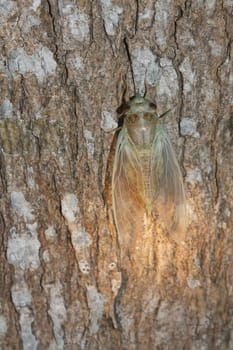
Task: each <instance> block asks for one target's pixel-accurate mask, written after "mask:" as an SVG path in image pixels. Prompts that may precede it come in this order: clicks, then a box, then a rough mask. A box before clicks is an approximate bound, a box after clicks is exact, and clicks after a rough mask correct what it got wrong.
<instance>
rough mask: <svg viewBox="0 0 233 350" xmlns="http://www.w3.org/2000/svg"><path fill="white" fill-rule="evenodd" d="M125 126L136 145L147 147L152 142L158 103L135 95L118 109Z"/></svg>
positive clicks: (156, 121)
mask: <svg viewBox="0 0 233 350" xmlns="http://www.w3.org/2000/svg"><path fill="white" fill-rule="evenodd" d="M117 112H118V114H119V115H120V119H119V120H120V122H121V123H122V124H123V128H126V129H127V132H128V135H129V137H130V139H131V141H132V142H133V143H134V145H135V146H136V147H139V148H142V147H143V148H145V147H146V146H149V145H151V144H152V142H153V139H154V135H155V130H156V126H157V124H158V122H159V116H158V114H157V112H156V104H155V103H154V102H151V101H150V100H149V99H147V98H145V97H142V96H140V95H136V96H133V97H131V98H130V99H129V101H128V102H125V103H123V104H122V105H121V106H120V107H119V108H118V110H117Z"/></svg>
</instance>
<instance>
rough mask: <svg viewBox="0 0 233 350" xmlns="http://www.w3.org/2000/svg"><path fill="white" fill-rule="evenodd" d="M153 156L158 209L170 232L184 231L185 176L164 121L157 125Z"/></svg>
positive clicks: (152, 173)
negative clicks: (183, 176) (163, 123)
mask: <svg viewBox="0 0 233 350" xmlns="http://www.w3.org/2000/svg"><path fill="white" fill-rule="evenodd" d="M151 160H152V161H151V163H152V165H151V177H152V179H151V183H152V184H153V197H154V208H155V212H156V213H157V214H158V217H159V218H161V219H162V221H163V224H164V225H165V227H166V228H167V229H168V230H169V231H170V232H171V233H172V232H176V233H182V234H183V233H184V232H185V229H186V208H185V194H184V186H183V178H182V174H181V171H180V167H179V164H178V162H177V159H176V155H175V152H174V150H173V147H172V144H171V141H170V139H169V137H168V135H167V133H166V131H165V130H164V128H163V126H162V125H158V126H157V129H156V134H155V138H154V141H153V145H152V155H151Z"/></svg>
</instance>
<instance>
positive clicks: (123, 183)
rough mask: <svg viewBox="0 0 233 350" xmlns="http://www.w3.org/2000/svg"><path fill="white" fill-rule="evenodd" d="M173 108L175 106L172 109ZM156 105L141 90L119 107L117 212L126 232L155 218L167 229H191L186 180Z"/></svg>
mask: <svg viewBox="0 0 233 350" xmlns="http://www.w3.org/2000/svg"><path fill="white" fill-rule="evenodd" d="M168 112H169V111H168ZM168 112H166V113H164V114H163V115H161V116H159V115H158V114H157V112H156V104H155V103H154V102H151V101H150V100H149V99H147V98H144V97H142V96H139V95H136V96H134V97H132V98H130V100H129V101H128V102H125V103H123V104H122V105H121V106H120V107H119V108H118V110H117V113H118V114H119V118H120V120H121V121H122V126H121V127H120V128H119V129H120V132H119V134H118V138H117V144H116V150H115V157H114V164H113V176H112V201H113V213H114V220H115V224H116V228H117V231H118V233H119V234H120V235H121V236H123V235H125V234H129V232H134V231H135V230H138V229H141V228H142V227H143V228H144V229H145V222H146V221H147V222H148V220H150V221H151V220H154V222H155V223H160V224H161V225H162V226H163V227H164V229H165V230H167V231H169V232H170V233H172V232H175V231H176V232H178V231H183V230H184V229H185V195H184V187H183V179H182V174H181V171H180V167H179V164H178V162H177V159H176V156H175V153H174V150H173V147H172V144H171V142H170V140H169V137H168V135H167V133H166V131H165V129H164V127H163V117H164V116H165V115H166V114H167V113H168Z"/></svg>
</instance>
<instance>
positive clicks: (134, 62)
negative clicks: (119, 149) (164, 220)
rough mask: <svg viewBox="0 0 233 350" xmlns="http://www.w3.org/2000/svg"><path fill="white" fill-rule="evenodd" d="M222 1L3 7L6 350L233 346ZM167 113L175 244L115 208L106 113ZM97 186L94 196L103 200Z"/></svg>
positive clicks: (29, 2)
mask: <svg viewBox="0 0 233 350" xmlns="http://www.w3.org/2000/svg"><path fill="white" fill-rule="evenodd" d="M232 11H233V5H232V2H231V1H227V0H226V1H210V0H208V1H201V0H200V1H182V0H178V1H169V0H166V1H164V0H157V1H155V0H148V1H135V2H134V1H132V2H131V1H129V2H126V1H122V0H100V1H84V0H83V1H75V0H63V1H62V0H57V1H55V0H41V1H40V0H37V1H36V0H24V1H12V0H10V1H9V0H2V1H0V35H1V38H2V41H1V58H0V76H1V94H0V141H1V149H0V163H1V169H0V180H1V181H0V185H1V198H0V204H1V209H0V230H1V235H0V254H1V255H0V256H1V259H0V344H1V349H30V350H31V349H75V350H76V349H89V350H91V349H101V350H102V349H140V350H141V349H163V350H165V349H169V350H170V349H189V350H195V349H211V350H212V349H224V350H225V349H233V331H232V328H233V298H232V293H233V278H232V269H233V260H232V256H233V239H232V229H233V219H232V208H233V196H232V188H233V178H232V172H233V166H232V150H233V143H232V136H233V134H232V130H233V122H232V118H233V114H232V113H233V111H232V106H233V101H232V80H233V79H232V77H233V68H232V67H233V65H232V63H233V62H232V56H233V47H232V35H233V24H232V23H233V22H232ZM124 81H126V82H127V85H128V87H129V93H130V95H133V94H134V93H136V92H137V93H141V94H142V93H144V88H145V87H144V83H145V81H146V83H147V86H148V94H149V96H150V97H151V98H152V99H154V100H156V102H157V106H158V112H159V114H161V113H163V112H164V111H166V110H168V109H170V108H172V107H174V112H173V115H172V116H169V117H168V118H167V122H166V124H167V129H168V132H169V135H170V137H171V139H172V142H173V144H174V147H175V149H176V153H177V155H178V158H179V162H180V164H181V165H182V169H183V174H184V181H185V188H186V194H187V202H188V229H187V237H186V240H185V243H182V242H180V243H179V242H175V241H174V240H173V238H172V234H171V235H169V236H164V235H161V234H159V233H158V232H154V234H148V235H144V236H142V235H141V234H140V233H139V232H135V236H134V237H133V239H134V240H135V242H134V244H135V247H139V248H138V249H136V248H135V250H134V251H132V250H131V252H130V255H127V254H126V251H127V247H121V246H120V242H119V239H118V235H117V232H116V229H115V226H114V222H113V218H112V211H111V195H110V194H111V188H110V182H111V161H112V159H113V156H114V154H113V151H111V150H110V148H111V145H112V144H113V133H106V131H108V130H110V129H112V128H114V127H115V126H116V125H117V117H116V113H115V110H116V108H117V107H119V105H120V104H121V99H122V96H123V92H124V87H125V82H124ZM104 193H105V195H104Z"/></svg>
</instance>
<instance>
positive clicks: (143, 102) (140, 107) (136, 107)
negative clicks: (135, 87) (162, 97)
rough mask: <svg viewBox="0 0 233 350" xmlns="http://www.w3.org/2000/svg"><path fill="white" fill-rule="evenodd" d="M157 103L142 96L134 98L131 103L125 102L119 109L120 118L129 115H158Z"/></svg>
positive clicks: (130, 100)
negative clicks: (143, 113)
mask: <svg viewBox="0 0 233 350" xmlns="http://www.w3.org/2000/svg"><path fill="white" fill-rule="evenodd" d="M156 108H157V106H156V103H155V102H152V101H150V100H149V99H147V98H145V97H142V96H140V95H136V96H133V97H131V98H130V99H129V101H124V102H123V103H122V104H121V106H120V107H119V108H118V109H117V113H118V114H119V116H120V117H122V116H124V115H126V114H129V113H139V112H148V113H153V114H156V115H157V113H156Z"/></svg>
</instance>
